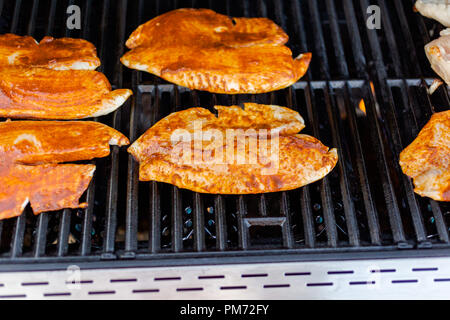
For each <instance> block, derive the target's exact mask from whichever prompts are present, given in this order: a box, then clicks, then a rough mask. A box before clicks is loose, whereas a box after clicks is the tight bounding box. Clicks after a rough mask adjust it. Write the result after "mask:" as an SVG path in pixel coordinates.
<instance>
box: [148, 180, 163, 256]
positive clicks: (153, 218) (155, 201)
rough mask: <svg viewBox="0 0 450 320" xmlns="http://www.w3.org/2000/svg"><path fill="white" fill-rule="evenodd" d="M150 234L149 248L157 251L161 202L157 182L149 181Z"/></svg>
mask: <svg viewBox="0 0 450 320" xmlns="http://www.w3.org/2000/svg"><path fill="white" fill-rule="evenodd" d="M150 188H151V190H150V213H151V214H150V217H149V218H150V226H151V227H150V236H149V240H150V243H149V249H150V250H151V252H152V253H157V252H159V250H160V249H161V204H160V201H159V199H160V192H159V188H158V183H157V182H156V181H152V182H151V186H150Z"/></svg>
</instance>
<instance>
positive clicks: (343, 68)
mask: <svg viewBox="0 0 450 320" xmlns="http://www.w3.org/2000/svg"><path fill="white" fill-rule="evenodd" d="M326 4H327V13H328V17H329V19H330V29H331V31H332V32H331V38H332V39H333V45H334V51H335V53H336V58H337V66H338V68H339V73H340V74H341V75H343V76H344V77H345V78H346V79H348V76H349V73H348V67H347V63H346V60H345V52H344V47H343V46H342V44H343V42H342V38H341V33H340V30H339V24H338V18H337V13H336V7H335V5H334V1H333V0H327V1H326Z"/></svg>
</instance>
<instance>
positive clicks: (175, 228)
mask: <svg viewBox="0 0 450 320" xmlns="http://www.w3.org/2000/svg"><path fill="white" fill-rule="evenodd" d="M181 203H182V202H181V193H180V189H178V188H177V187H175V186H172V251H173V252H180V251H181V250H182V249H183V228H182V225H183V217H182V211H181V210H182V205H181Z"/></svg>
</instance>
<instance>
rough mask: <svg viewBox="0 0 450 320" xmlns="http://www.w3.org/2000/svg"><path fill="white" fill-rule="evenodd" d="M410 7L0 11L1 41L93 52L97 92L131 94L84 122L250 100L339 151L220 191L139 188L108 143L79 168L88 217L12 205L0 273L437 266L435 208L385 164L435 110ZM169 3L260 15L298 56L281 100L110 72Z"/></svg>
mask: <svg viewBox="0 0 450 320" xmlns="http://www.w3.org/2000/svg"><path fill="white" fill-rule="evenodd" d="M71 4H75V5H78V6H79V7H80V8H81V22H82V23H81V29H80V30H77V29H74V30H69V29H67V28H66V19H67V17H68V14H67V13H66V9H67V7H68V6H69V5H71ZM371 4H376V5H378V6H379V7H380V9H381V17H382V20H381V21H382V25H381V29H379V30H377V29H369V28H367V26H366V20H367V18H368V14H367V13H366V10H367V7H368V6H369V5H371ZM412 6H413V1H404V0H394V1H388V0H378V1H368V0H360V1H357V0H355V1H352V0H342V1H339V2H337V1H336V2H335V1H333V0H320V1H316V0H309V1H307V0H292V1H287V0H286V1H275V0H274V1H270V0H267V1H263V0H249V1H237V0H236V1H231V0H230V1H223V2H222V1H196V0H192V1H181V0H180V1H176V0H173V1H142V0H140V1H138V0H136V1H131V0H130V1H125V0H118V1H110V0H102V1H92V0H84V1H81V0H80V1H61V0H58V1H56V0H51V1H50V0H47V1H45V0H40V1H38V0H35V1H21V0H17V1H1V0H0V17H1V23H0V28H1V32H12V33H17V34H20V35H26V34H28V35H31V36H33V37H35V38H36V39H38V40H39V39H41V38H42V37H43V36H44V35H51V36H54V37H62V36H70V37H81V38H84V39H87V40H89V41H91V42H93V43H94V44H95V46H96V47H97V50H98V54H99V57H100V59H101V61H102V66H101V67H100V71H102V72H104V73H105V74H106V75H107V76H108V78H109V80H110V81H111V83H112V84H113V87H115V88H130V89H132V90H133V92H134V96H133V98H132V99H129V101H128V102H127V103H126V104H125V105H124V106H123V107H122V108H120V109H119V110H118V111H116V112H115V113H114V114H112V115H108V116H104V117H100V118H97V119H95V120H96V121H100V122H102V123H105V124H107V125H110V126H112V127H114V128H116V129H118V130H120V131H121V132H122V133H124V134H126V135H127V136H128V137H129V138H130V140H131V141H134V140H135V139H137V138H138V137H139V136H140V135H141V134H142V133H143V132H145V131H146V129H148V128H149V127H150V126H151V125H153V124H154V123H155V122H156V121H158V120H159V119H161V118H162V117H164V116H166V115H168V114H169V113H171V112H174V111H179V110H182V109H184V108H188V107H192V106H201V107H205V108H209V109H210V110H211V111H213V110H212V106H214V105H217V104H219V105H231V104H240V103H243V102H247V101H250V102H258V103H264V104H278V105H282V106H287V107H290V108H292V109H294V110H297V111H299V112H300V114H301V115H302V116H303V117H304V119H305V123H306V129H304V133H306V134H311V135H313V136H315V137H317V138H319V139H320V140H321V141H322V142H323V143H324V144H325V145H327V146H330V147H336V148H337V149H338V152H339V162H338V164H337V166H336V168H335V169H334V170H333V172H332V173H331V174H330V175H329V176H327V177H325V178H324V179H323V180H321V181H319V182H316V183H314V184H311V185H309V186H306V187H303V188H300V189H297V190H294V191H289V192H280V193H273V194H264V195H249V196H224V195H204V194H198V193H193V192H190V191H186V190H181V189H178V188H176V187H174V186H171V185H167V184H162V183H156V182H145V183H144V182H139V181H138V170H137V169H138V164H137V163H136V162H135V161H134V160H133V159H132V158H131V156H129V155H128V154H127V152H126V150H125V148H123V149H120V150H119V149H118V148H117V147H113V149H112V152H111V155H110V156H109V157H108V158H105V159H99V160H96V161H95V162H93V163H95V164H96V165H97V171H96V173H95V177H94V180H93V183H92V184H91V186H90V187H89V189H88V191H87V193H86V195H85V197H86V199H87V201H88V202H89V207H88V208H86V209H83V210H69V209H67V210H64V211H62V212H49V213H44V214H41V215H39V216H37V217H35V216H33V214H32V212H31V210H29V209H28V208H27V209H26V211H25V212H24V213H23V214H22V215H21V216H20V217H18V218H15V219H10V220H4V221H0V271H12V270H14V271H19V270H37V269H39V270H54V269H61V270H62V269H65V268H66V267H67V266H69V265H73V264H76V265H78V266H80V267H82V268H115V267H119V266H120V267H126V266H130V267H131V266H140V267H145V266H147V267H148V266H158V267H162V266H172V267H173V266H180V265H184V266H193V265H218V264H228V263H280V264H281V263H286V262H299V261H312V260H315V261H317V260H319V261H322V260H324V261H325V260H346V259H353V258H355V259H356V258H358V259H374V258H417V257H428V256H447V257H448V256H449V255H450V251H449V249H450V243H449V229H448V228H449V227H448V225H449V223H450V221H449V218H450V206H449V204H445V203H439V202H435V201H432V200H429V199H426V198H421V197H420V196H418V195H415V194H414V192H413V185H412V182H411V181H410V179H409V178H408V177H406V176H405V175H403V174H402V172H401V169H400V167H399V165H398V156H399V153H400V151H401V150H402V149H403V148H404V147H406V146H407V145H408V144H409V143H410V142H411V141H412V140H413V139H414V138H415V137H416V135H417V133H418V132H419V130H420V129H421V128H422V127H423V126H424V125H425V123H426V122H427V121H428V120H429V118H430V116H431V115H432V113H433V112H438V111H443V110H447V109H448V108H449V104H450V103H449V97H448V92H447V89H446V88H445V87H444V86H441V87H440V88H439V89H438V90H437V91H436V92H435V93H434V94H433V95H432V96H429V95H428V93H427V87H428V85H429V84H431V82H432V78H434V77H436V75H435V74H434V73H433V71H432V70H431V68H430V66H429V63H428V61H427V59H426V57H425V53H424V50H423V46H424V45H425V44H426V43H427V42H429V41H430V40H431V39H433V36H430V35H438V33H439V31H440V30H441V29H442V26H441V25H439V24H438V23H436V22H434V21H432V20H429V19H425V18H423V17H422V16H420V15H419V14H417V13H414V12H413V11H412ZM181 7H198V8H205V7H206V8H211V9H213V10H215V11H217V12H220V13H223V14H228V15H230V16H247V17H268V18H270V19H272V20H274V21H275V22H276V23H277V24H278V25H280V26H281V27H282V28H283V29H284V30H285V31H286V32H287V34H288V35H289V37H290V40H289V42H288V46H289V47H290V48H291V49H292V51H293V53H294V56H296V55H297V54H299V53H300V52H308V51H310V52H312V56H313V58H312V63H311V66H310V69H309V71H308V73H307V75H306V76H305V77H304V78H303V79H302V80H301V81H299V82H297V83H296V84H295V85H293V86H292V87H290V88H287V89H284V90H280V91H276V92H272V93H268V94H259V95H233V96H231V95H229V96H228V95H221V94H210V93H206V92H200V91H190V90H188V89H186V88H182V87H179V86H176V85H173V84H169V83H167V82H165V81H164V80H161V79H159V78H157V77H155V76H152V75H150V74H147V73H143V72H139V71H135V70H130V69H127V68H126V67H124V66H122V65H121V64H120V61H119V57H120V56H122V55H123V53H124V51H125V50H126V49H125V46H124V43H125V40H126V39H127V38H128V36H129V34H130V33H131V32H132V31H133V30H134V29H135V28H136V27H137V26H138V25H139V24H141V23H143V22H145V21H147V20H149V19H151V18H153V17H155V16H157V15H159V14H162V13H164V12H167V11H169V10H172V9H175V8H181ZM364 109H365V110H364ZM0 282H1V281H0ZM1 289H2V288H0V290H1Z"/></svg>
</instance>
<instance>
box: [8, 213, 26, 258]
mask: <svg viewBox="0 0 450 320" xmlns="http://www.w3.org/2000/svg"><path fill="white" fill-rule="evenodd" d="M28 208H29V207H28ZM28 208H27V209H26V210H25V211H24V212H23V213H22V214H21V215H20V216H18V217H17V220H16V224H15V226H14V232H13V238H12V241H11V257H12V258H15V257H19V256H21V255H22V250H23V238H24V234H25V224H26V219H27V217H26V215H27V211H28Z"/></svg>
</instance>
